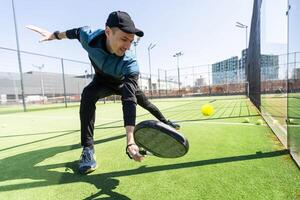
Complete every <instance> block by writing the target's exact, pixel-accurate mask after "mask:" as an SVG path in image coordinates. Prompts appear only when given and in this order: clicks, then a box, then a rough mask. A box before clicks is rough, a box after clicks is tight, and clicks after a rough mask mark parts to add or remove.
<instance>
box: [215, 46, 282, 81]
mask: <svg viewBox="0 0 300 200" xmlns="http://www.w3.org/2000/svg"><path fill="white" fill-rule="evenodd" d="M246 52H247V51H246V50H245V49H244V50H243V51H242V55H241V59H238V57H237V56H234V57H231V58H229V59H226V60H223V61H221V62H217V63H214V64H213V65H212V83H213V84H214V85H216V84H229V83H237V82H245V80H246V75H245V66H246V61H247V53H246ZM260 66H261V80H277V79H278V71H279V58H278V55H265V54H262V55H261V57H260Z"/></svg>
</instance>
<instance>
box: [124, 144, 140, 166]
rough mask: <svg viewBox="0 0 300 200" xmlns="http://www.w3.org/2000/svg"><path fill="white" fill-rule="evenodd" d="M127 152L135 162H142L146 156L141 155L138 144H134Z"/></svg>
mask: <svg viewBox="0 0 300 200" xmlns="http://www.w3.org/2000/svg"><path fill="white" fill-rule="evenodd" d="M127 152H128V153H129V155H130V156H131V157H132V159H133V160H135V161H137V162H141V161H143V159H144V156H143V155H141V154H140V153H139V147H138V146H137V145H136V144H132V145H130V146H129V147H128V148H127Z"/></svg>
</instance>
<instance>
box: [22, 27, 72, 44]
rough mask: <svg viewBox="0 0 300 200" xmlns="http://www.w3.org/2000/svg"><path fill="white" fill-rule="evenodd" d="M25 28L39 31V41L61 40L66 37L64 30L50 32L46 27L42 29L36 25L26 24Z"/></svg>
mask: <svg viewBox="0 0 300 200" xmlns="http://www.w3.org/2000/svg"><path fill="white" fill-rule="evenodd" d="M26 28H28V29H30V30H32V31H34V32H37V33H39V34H40V35H41V36H42V39H40V40H39V42H44V41H51V40H61V39H64V38H67V35H66V32H53V33H52V32H50V31H48V30H46V29H42V28H40V27H37V26H33V25H28V26H26Z"/></svg>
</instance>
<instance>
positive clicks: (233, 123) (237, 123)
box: [178, 120, 267, 126]
mask: <svg viewBox="0 0 300 200" xmlns="http://www.w3.org/2000/svg"><path fill="white" fill-rule="evenodd" d="M178 123H179V124H193V123H194V124H196V123H197V124H199V123H200V124H204V123H205V124H222V125H239V126H240V125H244V126H267V125H266V124H262V125H256V124H252V123H241V122H216V121H206V120H204V121H187V122H178Z"/></svg>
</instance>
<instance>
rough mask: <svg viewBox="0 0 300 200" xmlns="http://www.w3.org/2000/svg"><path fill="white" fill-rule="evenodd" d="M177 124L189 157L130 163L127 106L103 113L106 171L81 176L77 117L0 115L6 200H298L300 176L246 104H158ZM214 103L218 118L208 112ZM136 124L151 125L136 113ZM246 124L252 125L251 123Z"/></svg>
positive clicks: (0, 180) (98, 135) (100, 129)
mask: <svg viewBox="0 0 300 200" xmlns="http://www.w3.org/2000/svg"><path fill="white" fill-rule="evenodd" d="M153 102H154V103H155V105H157V106H158V107H159V108H160V109H161V111H162V112H163V113H164V114H165V115H166V116H167V118H168V119H171V120H175V121H179V123H180V125H181V130H180V131H181V132H182V133H183V134H184V135H185V136H186V137H187V138H188V140H189V143H190V150H189V152H188V154H187V155H186V156H184V157H181V158H177V159H162V158H157V157H153V156H148V157H146V158H145V159H144V161H143V162H142V163H137V162H134V161H132V160H130V159H128V157H127V155H126V154H125V141H126V140H125V133H124V128H122V125H123V122H122V106H121V104H120V103H115V104H113V103H108V104H103V103H100V104H98V105H97V116H96V124H95V150H96V155H97V161H98V164H99V168H98V169H97V170H96V171H95V172H93V173H91V174H89V175H80V174H78V173H77V160H78V158H79V156H80V153H81V146H80V144H79V141H80V132H79V114H78V113H79V108H78V107H71V108H61V109H50V110H39V111H35V112H27V113H22V112H21V113H11V114H2V115H0V174H1V176H0V199H28V200H29V199H30V200H32V199H72V200H73V199H136V200H143V199H145V200H148V199H151V200H152V199H157V200H167V199H170V200H174V199H176V200H177V199H180V200H181V199H187V200H190V199H204V200H206V199H212V200H215V199H234V200H236V199H270V200H276V199H278V200H292V199H300V171H299V168H298V167H297V166H296V164H295V163H294V162H293V160H292V159H291V157H290V155H289V154H288V152H287V151H286V150H284V149H283V146H282V145H281V144H280V143H279V142H278V140H277V138H276V137H275V136H274V135H273V133H272V132H271V130H270V129H269V128H268V126H266V125H265V124H263V125H256V124H255V123H256V122H257V120H258V119H260V118H261V117H260V116H259V115H258V113H257V111H256V110H255V109H254V107H253V105H252V104H251V103H250V101H249V100H248V99H246V98H242V97H218V98H216V97H212V98H186V99H161V100H154V101H153ZM208 102H211V104H212V105H213V106H214V109H215V113H214V115H212V116H209V117H204V116H203V115H202V114H201V113H200V108H201V106H202V105H204V104H205V103H208ZM137 114H138V118H137V121H138V122H139V121H142V120H145V119H153V117H152V116H151V115H150V114H149V113H148V112H147V111H145V110H143V109H141V108H138V113H137ZM245 118H248V119H249V121H250V123H243V121H244V120H245Z"/></svg>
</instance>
